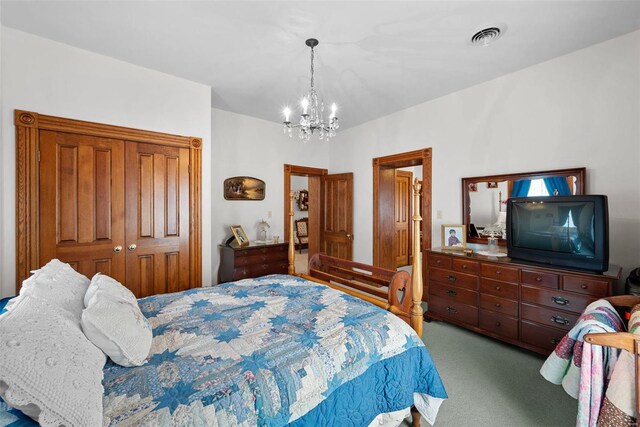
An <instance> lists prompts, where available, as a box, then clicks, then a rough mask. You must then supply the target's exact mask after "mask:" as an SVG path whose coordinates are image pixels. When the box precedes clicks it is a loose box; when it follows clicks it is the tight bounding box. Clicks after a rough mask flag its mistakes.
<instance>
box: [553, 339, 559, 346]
mask: <svg viewBox="0 0 640 427" xmlns="http://www.w3.org/2000/svg"><path fill="white" fill-rule="evenodd" d="M559 342H560V338H553V339H552V340H551V344H553V345H557V344H558V343H559Z"/></svg>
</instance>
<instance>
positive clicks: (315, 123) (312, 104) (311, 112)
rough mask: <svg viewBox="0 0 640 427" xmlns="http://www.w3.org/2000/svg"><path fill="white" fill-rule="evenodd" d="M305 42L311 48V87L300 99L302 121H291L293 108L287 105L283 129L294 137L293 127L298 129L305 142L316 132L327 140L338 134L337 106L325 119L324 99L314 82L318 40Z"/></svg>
mask: <svg viewBox="0 0 640 427" xmlns="http://www.w3.org/2000/svg"><path fill="white" fill-rule="evenodd" d="M305 44H306V45H307V46H309V47H310V48H311V87H310V89H309V92H307V94H306V95H305V96H304V97H303V98H302V100H301V101H300V107H301V108H302V114H300V121H299V122H298V123H296V124H292V123H291V121H289V117H290V116H291V110H290V109H289V107H286V108H285V109H284V111H283V114H284V122H283V130H284V133H285V135H289V137H290V138H291V137H292V133H293V129H294V128H295V129H298V137H299V138H300V139H301V140H303V141H304V142H307V141H309V139H311V135H313V134H314V133H315V134H317V135H318V138H319V139H321V140H323V139H326V140H327V141H328V140H329V139H331V138H332V137H334V136H336V129H338V127H339V122H338V117H337V116H336V111H337V107H336V104H335V103H333V104H332V105H331V114H330V115H329V120H328V121H325V120H324V101H323V100H322V99H321V98H320V97H319V96H318V92H316V90H315V88H314V86H313V84H314V72H315V70H314V48H315V47H316V46H317V45H318V40H316V39H308V40H307V41H306V42H305Z"/></svg>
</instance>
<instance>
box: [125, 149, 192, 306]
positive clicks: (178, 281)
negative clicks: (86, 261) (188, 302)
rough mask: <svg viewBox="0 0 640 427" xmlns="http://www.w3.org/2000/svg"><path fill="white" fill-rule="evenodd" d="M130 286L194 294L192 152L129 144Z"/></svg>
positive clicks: (143, 292)
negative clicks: (191, 284) (191, 274)
mask: <svg viewBox="0 0 640 427" xmlns="http://www.w3.org/2000/svg"><path fill="white" fill-rule="evenodd" d="M126 174H127V181H126V186H127V188H126V212H127V220H126V263H127V264H126V265H127V287H128V288H129V289H131V290H132V291H133V293H134V294H135V295H136V296H137V297H139V298H140V297H145V296H148V295H153V294H160V293H165V292H177V291H182V290H185V289H189V149H188V148H178V147H169V146H161V145H154V144H143V143H136V142H127V143H126Z"/></svg>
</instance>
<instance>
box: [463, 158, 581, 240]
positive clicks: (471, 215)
mask: <svg viewBox="0 0 640 427" xmlns="http://www.w3.org/2000/svg"><path fill="white" fill-rule="evenodd" d="M585 178H586V170H585V168H576V169H562V170H554V171H544V172H528V173H516V174H508V175H494V176H484V177H471V178H463V179H462V190H463V194H462V198H463V200H462V205H463V221H464V223H465V224H467V232H468V234H467V241H468V242H471V243H487V239H488V238H489V237H497V238H499V243H500V244H502V245H504V244H505V240H504V239H505V238H506V225H507V224H506V219H507V216H506V210H507V199H509V198H510V197H537V196H568V195H575V194H584V183H585Z"/></svg>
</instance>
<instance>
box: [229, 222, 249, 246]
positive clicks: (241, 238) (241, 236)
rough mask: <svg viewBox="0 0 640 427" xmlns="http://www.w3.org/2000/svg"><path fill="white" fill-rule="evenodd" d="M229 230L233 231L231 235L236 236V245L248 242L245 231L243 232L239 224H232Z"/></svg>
mask: <svg viewBox="0 0 640 427" xmlns="http://www.w3.org/2000/svg"><path fill="white" fill-rule="evenodd" d="M231 232H232V233H233V237H235V238H236V242H238V245H240V246H247V245H248V244H249V238H248V237H247V233H245V232H244V230H243V229H242V226H241V225H232V226H231Z"/></svg>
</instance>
